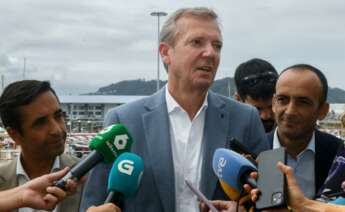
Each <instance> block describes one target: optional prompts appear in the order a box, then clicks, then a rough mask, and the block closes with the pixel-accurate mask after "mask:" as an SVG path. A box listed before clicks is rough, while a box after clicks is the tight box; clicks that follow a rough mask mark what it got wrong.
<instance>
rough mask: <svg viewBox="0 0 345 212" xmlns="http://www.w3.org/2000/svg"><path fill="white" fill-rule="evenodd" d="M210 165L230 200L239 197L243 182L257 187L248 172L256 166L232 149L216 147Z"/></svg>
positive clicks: (254, 169)
mask: <svg viewBox="0 0 345 212" xmlns="http://www.w3.org/2000/svg"><path fill="white" fill-rule="evenodd" d="M212 167H213V171H214V173H215V174H216V176H217V177H218V178H219V181H220V184H221V186H222V188H223V190H224V192H225V193H226V195H228V197H229V198H230V199H232V200H238V199H239V198H240V195H241V192H240V191H241V190H242V186H243V184H246V183H247V184H249V185H250V186H252V187H253V188H256V187H257V184H256V181H255V180H254V179H252V178H251V177H250V173H251V172H253V171H257V168H256V167H255V166H254V165H253V164H252V163H251V162H250V161H249V160H247V159H246V158H245V157H243V156H242V155H240V154H238V153H236V152H234V151H232V150H229V149H224V148H218V149H217V150H216V151H215V153H214V154H213V161H212Z"/></svg>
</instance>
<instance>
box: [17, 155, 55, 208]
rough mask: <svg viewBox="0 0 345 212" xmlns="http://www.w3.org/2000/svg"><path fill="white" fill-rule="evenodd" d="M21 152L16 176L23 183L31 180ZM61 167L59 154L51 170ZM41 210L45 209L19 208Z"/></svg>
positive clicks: (20, 183)
mask: <svg viewBox="0 0 345 212" xmlns="http://www.w3.org/2000/svg"><path fill="white" fill-rule="evenodd" d="M21 157H22V156H21V154H20V155H19V156H18V157H17V167H16V176H17V180H18V184H19V185H23V184H24V183H26V182H28V181H29V180H30V178H29V176H28V174H27V173H26V172H25V170H24V168H23V164H22V162H21ZM60 168H61V166H60V157H59V156H57V157H56V158H55V161H54V163H53V167H52V170H51V172H53V171H56V170H59V169H60ZM57 208H58V205H57V207H55V209H54V210H53V212H56V211H57ZM40 211H44V210H36V209H32V208H20V209H19V210H18V212H40Z"/></svg>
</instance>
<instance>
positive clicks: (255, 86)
mask: <svg viewBox="0 0 345 212" xmlns="http://www.w3.org/2000/svg"><path fill="white" fill-rule="evenodd" d="M277 77H278V73H277V71H276V69H275V68H274V67H273V66H272V65H271V64H270V63H269V62H267V61H265V60H262V59H258V58H254V59H251V60H248V61H246V62H244V63H241V64H240V65H239V66H238V67H237V68H236V71H235V77H234V78H235V84H236V88H237V92H236V93H235V95H234V98H235V99H236V100H238V101H241V102H244V103H246V104H249V105H252V106H254V107H256V109H257V110H258V112H259V115H260V118H261V122H262V124H263V125H264V128H265V131H266V133H267V132H271V131H272V130H273V128H274V127H275V121H274V115H273V111H272V97H273V94H274V87H275V83H276V81H277Z"/></svg>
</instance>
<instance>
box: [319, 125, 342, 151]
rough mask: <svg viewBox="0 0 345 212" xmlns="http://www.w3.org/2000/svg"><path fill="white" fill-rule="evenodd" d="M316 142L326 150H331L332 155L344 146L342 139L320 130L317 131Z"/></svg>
mask: <svg viewBox="0 0 345 212" xmlns="http://www.w3.org/2000/svg"><path fill="white" fill-rule="evenodd" d="M315 141H316V143H317V145H320V146H323V147H325V149H324V150H329V151H331V152H332V153H333V152H336V151H337V150H338V149H339V148H340V146H342V145H343V144H344V141H343V140H342V139H340V138H338V137H336V136H334V135H332V134H330V133H326V132H322V131H320V130H315Z"/></svg>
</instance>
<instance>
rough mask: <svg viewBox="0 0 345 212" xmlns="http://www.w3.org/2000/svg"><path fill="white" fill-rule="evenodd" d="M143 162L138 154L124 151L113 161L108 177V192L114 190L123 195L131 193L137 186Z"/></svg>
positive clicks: (141, 173)
mask: <svg viewBox="0 0 345 212" xmlns="http://www.w3.org/2000/svg"><path fill="white" fill-rule="evenodd" d="M143 170H144V163H143V160H142V159H141V157H140V156H138V155H136V154H134V153H129V152H125V153H123V154H121V155H120V156H119V157H118V158H117V159H116V160H115V162H114V164H113V166H112V168H111V171H110V173H109V178H108V188H107V190H108V193H109V192H111V191H116V192H120V193H122V194H123V195H124V196H125V197H127V196H131V195H133V194H134V193H135V192H136V190H137V189H138V187H139V184H140V180H141V177H142V175H143Z"/></svg>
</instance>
